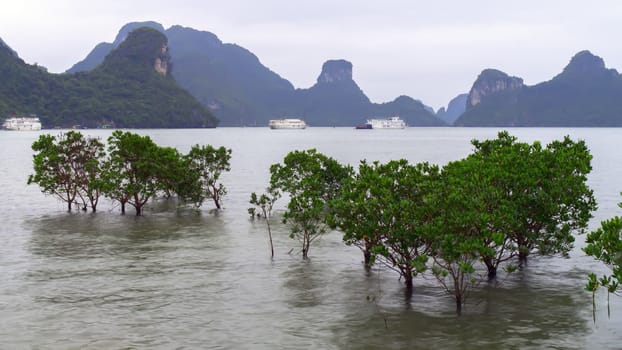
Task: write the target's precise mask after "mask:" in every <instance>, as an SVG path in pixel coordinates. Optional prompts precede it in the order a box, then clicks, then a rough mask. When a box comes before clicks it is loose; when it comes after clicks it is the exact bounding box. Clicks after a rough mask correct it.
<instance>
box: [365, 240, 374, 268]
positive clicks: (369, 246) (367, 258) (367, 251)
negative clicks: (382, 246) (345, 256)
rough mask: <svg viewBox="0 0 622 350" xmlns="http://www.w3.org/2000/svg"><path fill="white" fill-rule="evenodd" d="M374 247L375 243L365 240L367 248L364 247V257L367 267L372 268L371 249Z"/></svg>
mask: <svg viewBox="0 0 622 350" xmlns="http://www.w3.org/2000/svg"><path fill="white" fill-rule="evenodd" d="M372 247H373V244H372V243H371V242H370V241H368V240H365V249H363V259H364V260H365V267H367V268H370V267H371V249H372Z"/></svg>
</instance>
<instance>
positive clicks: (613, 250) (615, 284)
mask: <svg viewBox="0 0 622 350" xmlns="http://www.w3.org/2000/svg"><path fill="white" fill-rule="evenodd" d="M618 206H620V207H622V203H620V204H618ZM585 241H586V243H587V245H586V246H585V248H583V251H584V252H585V253H586V254H587V255H589V256H592V257H594V258H595V259H596V260H600V261H602V262H604V263H605V264H607V265H608V266H609V267H610V268H611V270H612V273H611V275H603V276H602V277H600V278H598V277H597V276H596V274H594V273H591V274H590V275H589V276H588V283H587V285H586V289H587V290H588V291H591V292H592V293H595V292H596V291H597V290H598V289H599V288H600V287H604V288H606V289H607V293H608V294H611V293H616V292H617V291H619V289H620V282H621V281H622V218H621V217H619V216H615V217H613V218H611V219H609V220H605V221H602V222H601V226H600V227H599V228H598V229H597V230H596V231H593V232H590V233H589V234H588V235H587V237H586V240H585Z"/></svg>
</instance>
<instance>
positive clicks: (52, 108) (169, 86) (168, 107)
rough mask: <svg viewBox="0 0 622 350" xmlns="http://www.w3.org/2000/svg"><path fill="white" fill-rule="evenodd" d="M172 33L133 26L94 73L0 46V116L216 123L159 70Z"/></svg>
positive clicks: (86, 122)
mask: <svg viewBox="0 0 622 350" xmlns="http://www.w3.org/2000/svg"><path fill="white" fill-rule="evenodd" d="M165 44H166V37H164V36H163V35H162V34H161V33H159V32H158V31H155V30H152V29H147V28H141V29H137V30H135V31H133V32H132V33H130V35H128V37H127V39H126V40H125V41H124V42H123V44H122V45H120V46H119V48H118V49H117V50H115V51H113V52H112V53H111V54H110V55H109V56H108V58H107V59H106V60H105V61H104V63H103V64H102V65H100V66H99V67H98V68H96V69H95V70H93V71H92V72H88V73H78V74H67V75H54V74H49V73H46V72H44V71H43V70H41V69H39V68H38V67H36V66H32V65H28V64H26V63H24V62H23V61H21V60H20V59H18V58H16V57H14V56H12V55H11V54H9V53H8V52H7V51H6V50H0V76H2V79H3V84H0V115H1V114H7V115H8V114H10V113H14V112H16V113H18V114H37V115H39V116H40V119H41V122H42V123H43V126H44V127H48V128H49V127H55V126H60V127H71V126H73V125H76V124H78V125H81V126H85V127H99V126H103V125H111V124H112V125H114V126H116V127H133V128H146V127H151V128H156V127H157V128H164V127H168V128H187V127H214V126H216V124H217V120H216V119H215V118H214V117H213V116H212V115H211V113H210V112H209V111H208V110H207V109H206V108H205V107H204V106H202V105H201V104H200V103H199V102H198V101H197V100H196V99H195V98H194V97H192V95H190V94H189V93H188V92H186V91H185V90H183V89H182V88H180V87H179V86H178V85H177V84H176V83H175V81H174V79H173V78H172V77H171V76H170V75H166V76H162V75H160V74H158V73H156V71H155V70H154V64H155V61H156V59H160V60H165V61H166V60H168V56H167V55H168V54H167V52H166V51H164V52H162V48H163V47H166V46H165Z"/></svg>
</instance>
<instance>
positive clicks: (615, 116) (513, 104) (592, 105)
mask: <svg viewBox="0 0 622 350" xmlns="http://www.w3.org/2000/svg"><path fill="white" fill-rule="evenodd" d="M621 110H622V76H621V75H620V74H619V73H618V72H617V71H616V70H615V69H607V68H606V67H605V63H604V60H603V59H602V58H600V57H598V56H595V55H593V54H592V53H591V52H589V51H581V52H579V53H577V54H576V55H575V56H574V57H572V59H571V60H570V63H568V65H567V66H566V67H565V68H564V69H563V71H562V72H561V73H560V74H558V75H557V76H555V77H554V78H553V79H551V80H549V81H546V82H543V83H540V84H537V85H534V86H526V85H524V84H523V81H522V79H520V78H516V77H510V76H508V75H507V74H505V73H503V72H500V71H495V70H484V71H483V72H482V73H481V74H480V76H479V77H478V79H477V80H476V81H475V83H474V84H473V87H472V88H471V91H470V92H469V96H468V99H467V108H466V111H465V113H464V114H463V115H462V116H461V117H460V118H459V119H458V120H456V122H455V125H458V126H503V127H505V126H569V127H571V126H574V127H582V126H603V127H604V126H609V127H611V126H622V113H620V111H621Z"/></svg>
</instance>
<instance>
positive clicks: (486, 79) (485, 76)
mask: <svg viewBox="0 0 622 350" xmlns="http://www.w3.org/2000/svg"><path fill="white" fill-rule="evenodd" d="M523 86H525V85H524V84H523V79H521V78H518V77H511V76H509V75H507V74H506V73H504V72H502V71H500V70H496V69H485V70H483V71H482V72H481V73H480V75H479V76H478V77H477V80H475V83H474V84H473V87H472V88H471V91H470V92H469V97H468V99H467V107H474V106H476V105H477V104H479V103H480V102H482V100H483V99H484V98H485V97H486V96H488V95H492V94H495V93H498V92H501V91H511V90H518V89H521V88H523Z"/></svg>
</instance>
